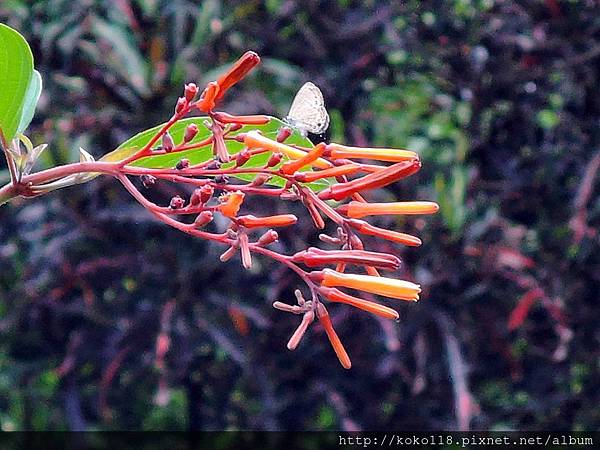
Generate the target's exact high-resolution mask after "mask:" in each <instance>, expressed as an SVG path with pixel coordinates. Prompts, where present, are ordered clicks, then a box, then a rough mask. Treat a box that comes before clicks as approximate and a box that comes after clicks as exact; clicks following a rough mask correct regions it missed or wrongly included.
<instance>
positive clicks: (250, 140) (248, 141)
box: [244, 130, 332, 169]
mask: <svg viewBox="0 0 600 450" xmlns="http://www.w3.org/2000/svg"><path fill="white" fill-rule="evenodd" d="M244 144H245V145H246V147H248V148H264V149H267V150H269V151H271V152H273V153H276V152H279V153H283V154H284V155H285V156H287V157H288V158H290V159H300V158H302V157H304V156H306V152H305V151H302V150H299V149H297V148H294V147H290V146H289V145H285V144H282V143H281V142H277V141H274V140H272V139H269V138H268V137H265V136H263V135H262V134H260V133H259V132H258V131H255V130H253V131H249V132H248V133H246V135H245V136H244ZM311 165H312V166H315V167H318V168H319V169H329V168H330V167H332V164H331V163H330V162H329V161H326V160H324V159H323V158H318V159H317V160H316V161H314V162H313V163H311Z"/></svg>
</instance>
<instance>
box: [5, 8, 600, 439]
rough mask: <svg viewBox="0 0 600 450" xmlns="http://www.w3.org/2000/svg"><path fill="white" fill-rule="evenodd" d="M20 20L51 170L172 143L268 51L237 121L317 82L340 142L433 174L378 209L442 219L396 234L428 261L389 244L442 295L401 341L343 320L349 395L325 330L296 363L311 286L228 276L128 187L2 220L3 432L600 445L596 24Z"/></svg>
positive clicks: (316, 332)
mask: <svg viewBox="0 0 600 450" xmlns="http://www.w3.org/2000/svg"><path fill="white" fill-rule="evenodd" d="M0 20H1V21H2V22H3V23H6V24H8V25H10V26H12V27H13V28H15V29H17V30H19V31H20V32H21V33H22V34H23V35H24V36H25V37H26V39H27V40H28V41H29V43H30V44H31V46H32V49H33V52H34V56H35V61H36V67H37V69H38V70H39V71H40V72H41V73H42V76H43V79H44V92H43V94H42V98H41V101H40V104H39V106H38V110H37V115H36V117H35V119H34V122H33V124H32V127H31V128H30V134H31V135H30V137H31V138H32V140H33V141H34V143H36V144H39V143H41V142H48V143H49V144H50V148H49V150H48V151H47V152H46V154H45V156H44V157H45V160H44V161H42V165H46V166H48V165H54V164H62V163H66V162H70V161H74V160H76V159H77V158H78V153H77V149H78V148H79V146H82V147H83V148H85V149H87V150H88V151H89V152H91V153H92V154H93V155H94V156H96V157H99V156H101V155H102V154H104V153H105V152H107V151H109V150H111V149H113V148H115V147H116V146H117V145H118V144H119V143H120V142H122V141H123V140H125V139H126V138H127V137H129V136H131V135H132V134H134V133H136V132H138V131H140V130H142V129H145V128H148V127H150V126H153V125H155V124H157V123H160V122H162V121H164V120H166V119H167V118H168V117H169V116H170V114H171V111H172V108H173V105H174V104H175V101H176V98H177V97H178V96H179V95H180V93H181V92H182V86H183V83H184V82H189V81H196V82H197V83H198V84H199V85H202V84H203V83H205V82H206V81H209V80H211V79H214V78H215V74H216V73H218V71H219V70H222V68H223V67H224V66H225V65H226V64H227V63H229V62H231V61H233V60H235V59H236V58H237V57H238V56H239V55H241V54H242V53H243V52H244V51H246V50H249V49H251V50H255V51H257V52H258V53H259V54H260V55H261V56H262V57H263V64H262V65H261V66H260V67H259V69H258V70H256V71H255V72H254V73H253V75H252V76H251V77H250V78H249V79H248V80H246V81H244V82H243V83H242V84H240V85H239V86H236V88H235V89H234V90H233V92H231V94H229V95H228V96H227V98H226V100H225V103H224V105H223V108H224V109H225V110H227V111H229V112H232V113H250V114H251V113H269V114H274V115H278V116H284V115H285V114H286V112H287V108H288V107H289V104H290V101H291V99H292V98H293V95H294V93H295V91H296V89H297V88H298V87H299V86H300V85H301V83H302V82H304V81H308V80H312V81H313V82H315V83H316V84H317V85H318V86H320V87H321V89H322V90H323V92H324V94H325V97H326V101H327V105H328V108H329V111H330V114H331V117H332V124H331V129H330V139H331V140H334V141H337V142H344V143H348V144H356V145H375V146H393V147H401V148H409V149H412V150H416V151H418V152H419V153H420V154H421V155H422V159H423V161H424V169H423V170H422V171H421V172H420V173H419V174H418V175H417V176H414V177H412V178H411V179H410V180H407V181H406V182H402V183H400V184H399V185H398V186H396V187H395V188H393V189H390V190H389V191H387V192H386V193H383V194H380V197H378V198H380V199H391V198H398V199H407V200H408V199H416V198H418V199H423V200H428V199H432V200H436V201H438V202H439V203H440V205H441V212H440V214H438V215H437V216H436V217H435V218H433V219H431V218H427V219H426V220H422V219H417V220H407V221H404V220H402V219H398V221H397V223H392V222H389V223H388V224H387V225H388V226H393V227H395V228H396V229H399V230H408V231H409V232H415V233H417V234H418V235H419V236H421V237H422V238H423V241H424V242H425V243H424V245H423V246H422V247H421V248H417V249H414V248H412V249H403V248H398V247H396V246H394V247H392V246H390V245H388V244H386V243H378V244H374V243H371V248H375V249H379V250H383V251H392V252H395V253H396V254H399V256H401V257H402V259H403V260H404V261H405V264H404V268H403V270H404V271H405V272H404V273H403V274H401V275H403V276H407V277H410V278H413V279H416V280H417V281H418V282H420V283H421V284H422V285H423V287H424V293H423V296H422V301H421V302H420V303H419V304H416V305H413V304H410V305H401V306H400V308H401V309H400V312H401V320H400V322H399V323H390V322H387V321H384V320H381V321H380V320H377V319H375V318H373V317H372V316H369V315H368V314H365V313H362V312H360V311H357V310H351V309H350V308H349V307H344V306H343V305H342V306H341V307H334V306H332V307H331V310H332V314H333V315H334V322H335V323H336V328H337V329H338V332H339V334H340V336H341V338H342V340H343V341H344V342H345V344H346V347H347V349H348V352H349V353H350V355H351V357H352V360H353V363H354V365H353V368H352V370H351V371H344V370H343V369H342V368H341V367H340V366H339V364H338V362H337V360H336V358H335V356H334V354H333V352H332V350H331V348H330V347H329V344H328V342H327V340H326V337H325V335H324V332H323V330H322V329H321V328H320V327H313V329H312V330H311V331H310V332H309V333H308V336H307V337H306V338H305V340H304V342H303V343H302V344H301V346H300V348H299V349H298V350H297V351H296V352H289V351H287V349H286V348H285V343H286V342H287V339H288V338H289V336H290V334H291V332H292V331H293V330H294V328H295V327H296V325H297V322H296V318H294V317H289V316H287V315H284V316H283V317H282V316H281V315H280V314H281V313H278V312H277V311H275V310H273V309H272V308H271V306H270V304H271V303H272V302H273V301H274V300H276V299H283V300H287V301H288V302H291V300H292V299H293V294H292V292H293V290H294V289H295V288H296V287H297V286H298V285H299V281H298V280H297V279H296V278H294V276H293V275H292V274H290V273H289V272H287V271H284V270H282V269H281V268H280V267H277V266H276V265H274V264H272V263H271V262H270V261H267V260H266V259H261V258H257V259H256V263H257V264H255V267H254V268H253V270H252V271H249V272H248V271H244V270H243V269H241V265H240V264H239V261H237V260H233V261H231V262H229V263H226V264H222V263H220V262H219V260H218V254H219V253H220V251H221V250H222V249H221V248H219V247H217V246H215V245H209V244H207V243H205V242H202V241H199V240H196V239H193V238H191V237H189V236H185V235H183V234H181V233H179V232H177V231H175V230H172V229H169V228H167V227H166V226H163V225H162V224H158V223H156V222H155V221H153V220H152V219H151V217H150V216H149V214H147V213H146V212H145V211H144V210H143V209H141V208H140V207H139V206H137V204H135V202H134V201H133V200H132V199H131V198H129V196H128V195H127V194H126V193H124V192H123V189H122V188H121V187H120V186H119V185H117V183H115V182H113V181H112V180H110V179H97V180H95V181H94V182H92V183H89V184H87V185H83V186H80V187H72V188H69V189H65V190H63V191H58V192H55V193H52V194H50V195H47V196H45V197H42V198H39V199H34V200H30V201H22V200H19V201H15V202H13V203H12V204H10V205H9V206H4V207H2V208H0V221H1V222H0V334H1V338H0V426H1V428H2V429H3V430H14V429H37V430H42V429H71V430H82V429H188V428H191V429H225V428H227V429H239V428H242V429H246V428H250V429H267V430H275V429H288V430H290V429H314V430H328V429H345V430H357V429H365V430H369V429H396V430H400V429H411V430H421V429H425V430H427V429H434V430H435V429H438V430H439V429H457V428H461V429H466V428H467V427H471V428H473V429H532V430H539V429H574V430H590V429H598V427H599V426H600V409H598V407H597V405H598V404H599V403H600V381H599V380H600V373H599V372H600V358H599V357H600V350H599V349H600V345H599V344H600V332H599V328H598V323H599V322H600V308H599V307H598V300H599V298H598V292H600V256H599V255H600V252H599V250H600V246H599V238H598V234H597V231H598V226H600V200H599V198H600V197H599V196H598V193H599V192H600V189H599V184H598V181H597V178H596V172H597V171H598V168H599V166H600V153H599V152H600V147H599V145H598V144H599V142H600V140H599V137H600V94H599V90H598V87H599V85H600V84H599V72H598V71H599V68H600V15H599V14H598V9H597V4H596V3H595V2H594V1H591V0H587V1H559V0H544V1H542V0H536V1H533V0H528V1H521V2H515V1H509V0H507V1H494V0H452V1H432V0H429V1H408V0H407V1H402V2H401V1H375V0H372V1H368V0H367V1H353V0H337V1H334V0H331V1H317V0H307V1H295V0H267V1H265V2H260V1H248V0H246V1H221V0H206V1H192V0H164V1H163V0H114V1H110V2H108V1H107V2H105V1H94V0H82V1H76V2H73V1H67V0H48V1H19V0H5V1H3V2H2V3H1V4H0ZM2 169H5V165H4V166H2ZM0 177H2V178H3V180H2V181H3V182H5V181H6V178H7V175H6V171H5V170H3V171H2V172H1V174H0ZM173 189H174V188H173V187H172V186H169V185H160V186H159V187H158V195H159V196H160V195H162V196H163V197H164V198H165V199H167V198H169V197H170V196H171V195H173V193H174V191H173ZM386 196H387V197H386ZM270 207H273V205H271V206H270ZM279 208H281V206H279ZM315 237H316V233H315V232H314V230H313V229H312V228H311V226H310V224H309V223H308V222H306V225H305V226H301V227H297V228H295V229H294V233H289V234H284V235H283V236H282V241H281V251H283V252H287V253H289V252H292V251H294V250H295V249H298V248H302V247H304V246H305V245H306V243H309V244H314V243H315ZM377 246H379V247H377ZM157 342H159V343H161V344H160V345H163V346H164V345H169V350H168V352H167V353H166V355H165V356H164V358H163V357H161V356H160V352H159V353H158V354H157V350H156V349H157ZM160 345H159V346H160ZM163 348H164V347H163Z"/></svg>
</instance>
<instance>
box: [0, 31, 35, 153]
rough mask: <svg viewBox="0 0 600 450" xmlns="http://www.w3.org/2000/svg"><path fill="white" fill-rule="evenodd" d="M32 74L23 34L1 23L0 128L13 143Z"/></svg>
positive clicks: (30, 58) (28, 50)
mask: <svg viewBox="0 0 600 450" xmlns="http://www.w3.org/2000/svg"><path fill="white" fill-rule="evenodd" d="M32 74H33V55H32V53H31V49H30V48H29V44H27V41H26V40H25V38H23V36H21V35H20V34H19V33H18V32H17V31H15V30H13V29H12V28H10V27H8V26H6V25H4V24H1V23H0V86H1V87H2V88H1V89H0V129H1V130H2V133H3V134H4V139H5V141H6V142H10V141H11V140H12V139H13V137H14V136H15V134H16V133H17V128H18V127H19V123H20V121H21V115H22V111H23V105H24V104H25V100H26V92H27V88H28V86H29V83H30V80H31V78H32Z"/></svg>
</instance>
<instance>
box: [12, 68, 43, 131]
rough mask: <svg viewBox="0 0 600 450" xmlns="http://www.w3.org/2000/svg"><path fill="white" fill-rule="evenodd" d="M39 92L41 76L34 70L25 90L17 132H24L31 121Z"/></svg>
mask: <svg viewBox="0 0 600 450" xmlns="http://www.w3.org/2000/svg"><path fill="white" fill-rule="evenodd" d="M41 93H42V76H41V75H40V73H39V72H38V71H37V70H34V71H33V74H32V76H31V80H29V86H28V87H27V92H26V93H25V102H24V104H23V110H22V111H21V120H20V121H19V126H18V128H17V133H22V132H24V131H25V130H26V129H27V127H28V126H29V124H30V123H31V120H32V119H33V115H34V113H35V107H36V106H37V103H38V100H39V99H40V94H41Z"/></svg>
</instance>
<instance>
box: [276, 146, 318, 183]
mask: <svg viewBox="0 0 600 450" xmlns="http://www.w3.org/2000/svg"><path fill="white" fill-rule="evenodd" d="M324 150H325V144H323V143H320V144H317V145H316V146H315V147H314V148H313V149H312V150H310V151H309V152H308V153H306V154H305V155H304V156H302V157H301V158H298V159H296V160H294V161H290V162H288V163H285V164H284V165H283V166H281V172H283V173H284V174H286V175H292V174H294V173H295V172H297V171H298V170H300V169H302V168H303V167H304V166H308V165H309V164H311V163H312V162H314V161H316V160H317V159H318V158H320V157H321V155H322V154H323V151H324Z"/></svg>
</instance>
